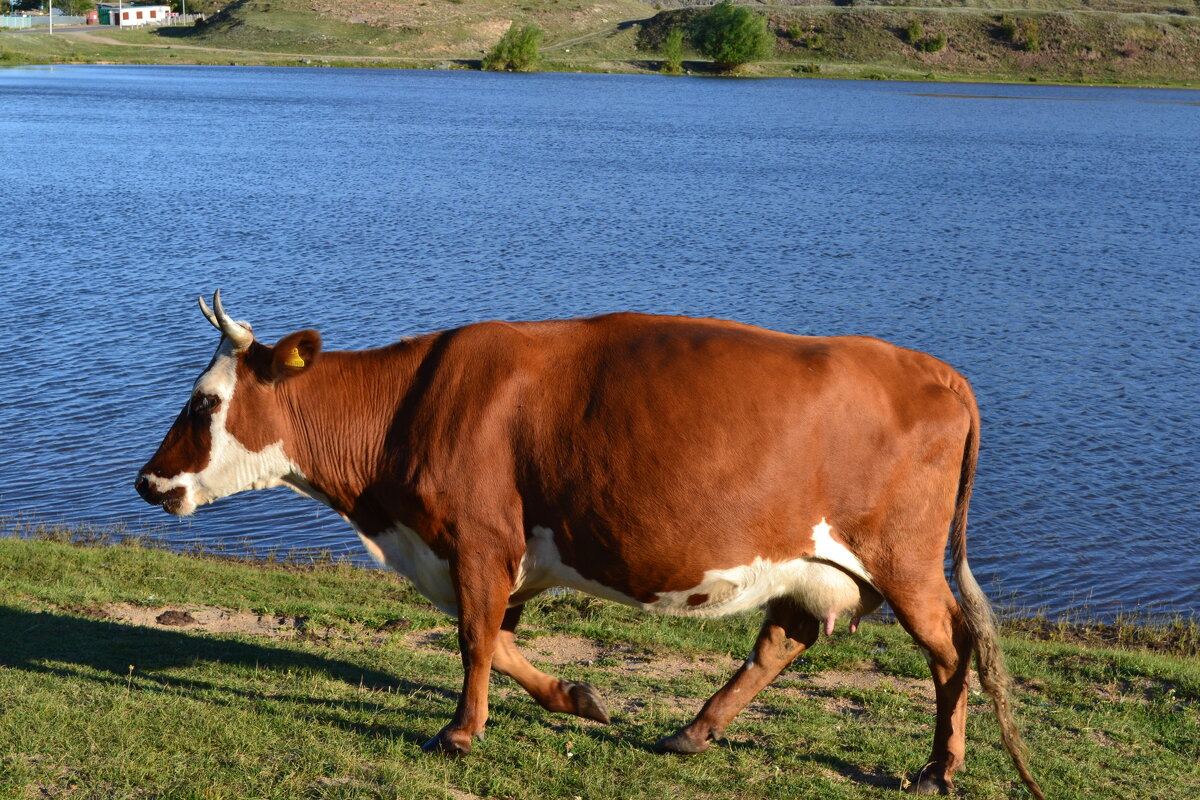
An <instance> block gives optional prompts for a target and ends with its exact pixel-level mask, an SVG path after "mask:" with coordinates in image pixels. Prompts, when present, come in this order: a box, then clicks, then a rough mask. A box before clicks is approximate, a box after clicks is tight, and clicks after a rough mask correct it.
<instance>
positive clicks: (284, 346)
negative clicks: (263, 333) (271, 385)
mask: <svg viewBox="0 0 1200 800" xmlns="http://www.w3.org/2000/svg"><path fill="white" fill-rule="evenodd" d="M320 354H321V334H319V333H317V332H316V331H296V332H295V333H289V334H288V335H287V336H285V337H283V338H282V339H280V340H279V341H278V342H276V344H275V347H273V348H272V352H271V379H272V380H275V381H282V380H285V379H287V378H292V377H295V376H296V375H299V374H300V373H301V372H304V371H305V370H306V369H309V368H311V367H312V365H313V362H315V361H316V360H317V358H318V356H320Z"/></svg>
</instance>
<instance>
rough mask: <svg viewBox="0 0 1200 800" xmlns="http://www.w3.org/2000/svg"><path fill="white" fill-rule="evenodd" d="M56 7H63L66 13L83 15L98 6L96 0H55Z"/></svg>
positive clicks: (77, 15)
mask: <svg viewBox="0 0 1200 800" xmlns="http://www.w3.org/2000/svg"><path fill="white" fill-rule="evenodd" d="M54 7H55V8H61V9H62V12H63V13H64V14H70V15H71V16H76V17H81V16H83V15H84V14H86V13H88V12H89V11H94V10H95V8H96V2H95V0H54Z"/></svg>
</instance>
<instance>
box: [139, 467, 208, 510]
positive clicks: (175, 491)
mask: <svg viewBox="0 0 1200 800" xmlns="http://www.w3.org/2000/svg"><path fill="white" fill-rule="evenodd" d="M133 488H134V489H136V490H137V493H138V494H139V495H141V497H142V499H143V500H145V501H146V502H147V503H149V504H150V505H152V506H162V508H163V511H166V512H167V513H168V514H174V515H175V516H183V515H186V514H190V513H192V511H193V510H194V509H195V506H194V505H193V504H192V503H190V502H188V499H187V489H185V488H184V487H182V486H176V487H174V488H172V489H168V490H167V491H165V492H160V491H159V490H158V489H156V488H154V485H153V484H152V483H151V482H150V480H149V479H148V478H147V477H146V476H144V475H143V476H140V477H139V478H138V479H137V481H136V482H135V483H134V484H133Z"/></svg>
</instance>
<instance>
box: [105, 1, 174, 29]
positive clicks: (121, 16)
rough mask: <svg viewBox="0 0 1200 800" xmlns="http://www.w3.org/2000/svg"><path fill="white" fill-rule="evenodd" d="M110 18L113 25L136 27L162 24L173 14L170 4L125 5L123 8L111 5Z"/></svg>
mask: <svg viewBox="0 0 1200 800" xmlns="http://www.w3.org/2000/svg"><path fill="white" fill-rule="evenodd" d="M108 11H109V19H110V20H111V22H110V23H109V24H111V25H120V26H121V27H122V28H130V27H136V26H138V25H162V24H164V23H165V22H166V21H167V18H168V17H169V16H170V14H171V7H170V6H123V7H121V8H112V7H109V9H108Z"/></svg>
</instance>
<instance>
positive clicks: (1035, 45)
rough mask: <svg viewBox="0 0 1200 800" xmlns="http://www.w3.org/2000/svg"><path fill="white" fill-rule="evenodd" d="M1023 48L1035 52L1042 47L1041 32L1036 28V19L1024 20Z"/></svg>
mask: <svg viewBox="0 0 1200 800" xmlns="http://www.w3.org/2000/svg"><path fill="white" fill-rule="evenodd" d="M1023 33H1024V34H1025V49H1026V50H1028V51H1029V52H1031V53H1036V52H1037V51H1038V50H1041V49H1042V34H1041V31H1039V30H1038V24H1037V20H1036V19H1027V20H1025V30H1024V31H1023Z"/></svg>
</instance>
